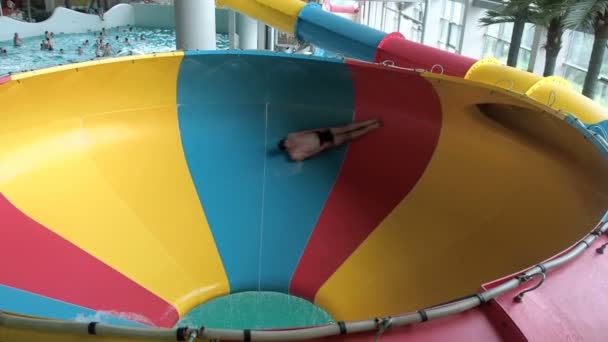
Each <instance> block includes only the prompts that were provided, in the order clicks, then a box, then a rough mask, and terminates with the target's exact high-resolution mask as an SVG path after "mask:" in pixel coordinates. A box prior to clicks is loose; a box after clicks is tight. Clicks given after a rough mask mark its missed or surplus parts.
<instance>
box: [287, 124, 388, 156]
mask: <svg viewBox="0 0 608 342" xmlns="http://www.w3.org/2000/svg"><path fill="white" fill-rule="evenodd" d="M379 127H380V121H379V120H377V119H373V120H367V121H363V122H355V123H352V124H350V125H347V126H344V127H332V128H322V129H313V130H308V131H301V132H295V133H290V134H288V135H287V137H286V138H285V139H282V140H281V141H280V142H279V144H278V148H279V150H281V151H284V152H286V153H287V154H288V155H289V157H290V158H291V159H292V160H294V161H302V160H306V159H308V158H311V157H313V156H315V155H317V154H319V153H321V152H323V151H325V150H327V149H330V148H333V147H337V146H340V145H342V144H345V143H348V142H350V141H353V140H355V139H357V138H360V137H362V136H364V135H366V134H367V133H369V132H371V131H373V130H375V129H377V128H379Z"/></svg>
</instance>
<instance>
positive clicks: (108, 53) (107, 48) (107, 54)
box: [103, 43, 112, 57]
mask: <svg viewBox="0 0 608 342" xmlns="http://www.w3.org/2000/svg"><path fill="white" fill-rule="evenodd" d="M111 55H112V45H110V43H106V46H105V47H104V49H103V56H104V57H110V56H111Z"/></svg>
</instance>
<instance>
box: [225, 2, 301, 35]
mask: <svg viewBox="0 0 608 342" xmlns="http://www.w3.org/2000/svg"><path fill="white" fill-rule="evenodd" d="M217 4H218V5H219V6H221V7H230V8H232V9H234V10H235V11H237V12H240V13H242V14H246V15H248V16H250V17H252V18H255V19H257V20H260V21H262V22H264V23H266V24H268V25H270V26H272V27H275V28H277V29H279V30H281V31H284V32H287V33H291V34H293V33H294V32H295V27H296V21H297V19H298V14H299V13H300V11H301V10H302V8H304V6H305V5H306V3H304V2H302V1H299V0H218V1H217Z"/></svg>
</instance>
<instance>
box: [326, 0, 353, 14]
mask: <svg viewBox="0 0 608 342" xmlns="http://www.w3.org/2000/svg"><path fill="white" fill-rule="evenodd" d="M361 3H362V1H353V0H333V1H331V0H327V1H324V2H323V9H324V10H326V11H328V12H331V13H347V14H353V13H358V12H359V10H360V9H361Z"/></svg>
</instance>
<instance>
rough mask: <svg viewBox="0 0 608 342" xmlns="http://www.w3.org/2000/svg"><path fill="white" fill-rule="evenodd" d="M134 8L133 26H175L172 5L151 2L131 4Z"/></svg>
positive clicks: (171, 27)
mask: <svg viewBox="0 0 608 342" xmlns="http://www.w3.org/2000/svg"><path fill="white" fill-rule="evenodd" d="M133 7H134V8H135V26H141V27H156V28H170V29H174V28H175V8H174V7H173V6H163V5H153V4H149V5H147V4H133Z"/></svg>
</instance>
